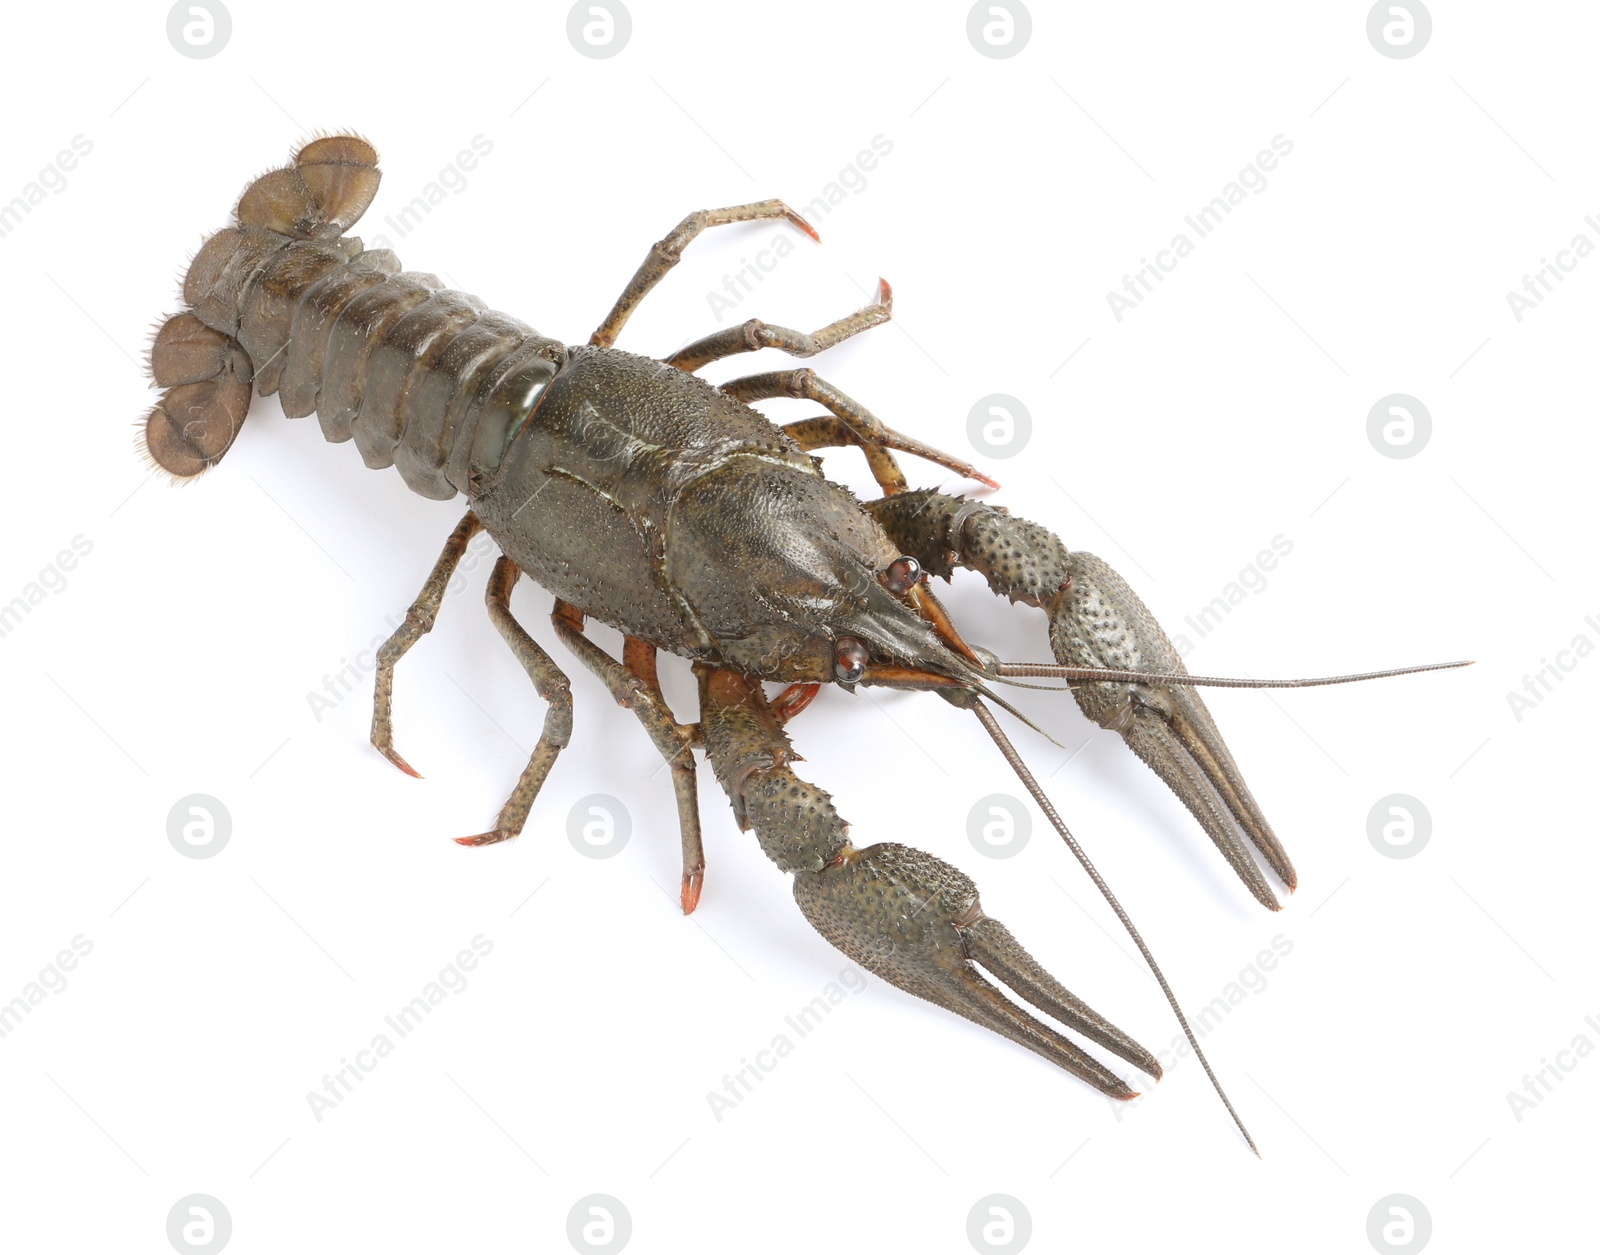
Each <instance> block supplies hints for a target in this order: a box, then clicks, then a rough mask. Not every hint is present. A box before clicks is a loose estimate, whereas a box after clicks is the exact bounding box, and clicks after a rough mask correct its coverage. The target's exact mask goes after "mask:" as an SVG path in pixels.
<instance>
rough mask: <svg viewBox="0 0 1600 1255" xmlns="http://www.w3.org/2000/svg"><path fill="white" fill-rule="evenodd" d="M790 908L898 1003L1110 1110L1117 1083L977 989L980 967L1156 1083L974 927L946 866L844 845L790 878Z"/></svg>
mask: <svg viewBox="0 0 1600 1255" xmlns="http://www.w3.org/2000/svg"><path fill="white" fill-rule="evenodd" d="M794 896H795V901H796V902H798V903H799V906H800V910H801V911H802V912H803V913H804V914H805V917H806V918H807V919H808V920H809V921H810V922H811V925H812V927H813V928H815V929H816V930H817V931H818V932H819V933H821V934H822V935H823V936H824V937H825V938H827V939H828V941H830V942H831V943H832V944H833V945H835V946H837V947H838V948H839V949H840V950H842V951H843V952H844V953H845V954H847V955H849V956H850V958H852V959H854V960H855V961H856V962H857V963H859V964H860V965H861V966H862V967H864V968H866V969H867V970H868V971H871V972H875V973H876V974H877V975H879V976H881V977H883V979H884V980H886V981H888V982H889V983H890V984H892V985H897V986H899V987H900V988H901V989H904V990H905V991H906V992H907V993H912V994H915V995H917V997H919V998H925V999H927V1000H928V1001H929V1002H932V1003H934V1004H936V1005H938V1006H941V1007H944V1008H945V1009H946V1010H948V1011H954V1012H955V1013H956V1014H957V1015H962V1016H965V1017H966V1018H967V1019H969V1020H972V1021H974V1022H975V1023H978V1024H981V1025H983V1026H984V1027H985V1028H989V1029H992V1030H994V1031H995V1032H997V1033H999V1034H1001V1035H1002V1036H1005V1037H1009V1038H1010V1039H1011V1040H1012V1041H1014V1042H1017V1043H1018V1044H1019V1045H1023V1046H1026V1047H1027V1048H1028V1049H1029V1050H1032V1051H1034V1052H1036V1053H1037V1054H1040V1055H1043V1056H1044V1057H1045V1058H1046V1059H1048V1060H1050V1062H1051V1063H1054V1064H1055V1065H1057V1066H1058V1067H1060V1068H1063V1069H1065V1070H1066V1071H1068V1072H1070V1073H1072V1074H1073V1075H1074V1076H1076V1077H1078V1078H1080V1079H1082V1080H1084V1081H1087V1082H1088V1083H1089V1084H1090V1085H1093V1086H1094V1087H1095V1088H1096V1089H1098V1090H1100V1091H1101V1092H1102V1093H1105V1094H1109V1095H1110V1096H1111V1097H1113V1098H1121V1099H1130V1098H1136V1097H1138V1094H1137V1093H1136V1091H1134V1090H1133V1089H1131V1088H1129V1086H1128V1085H1127V1083H1126V1082H1124V1081H1123V1079H1122V1078H1121V1077H1120V1076H1118V1075H1117V1074H1116V1073H1114V1072H1112V1071H1111V1070H1110V1069H1109V1068H1107V1067H1106V1066H1105V1065H1104V1064H1102V1063H1101V1062H1100V1061H1099V1060H1097V1059H1096V1058H1094V1057H1093V1056H1092V1055H1090V1054H1089V1053H1088V1052H1086V1051H1084V1050H1083V1049H1081V1048H1080V1047H1078V1046H1077V1045H1075V1044H1074V1043H1073V1042H1072V1041H1070V1040H1069V1039H1068V1038H1067V1037H1066V1036H1065V1035H1064V1034H1063V1033H1061V1032H1060V1031H1058V1030H1057V1029H1056V1028H1054V1027H1052V1026H1051V1025H1049V1024H1047V1023H1045V1022H1044V1021H1042V1020H1040V1019H1037V1018H1035V1017H1034V1016H1032V1015H1030V1014H1028V1012H1026V1011H1024V1010H1023V1009H1022V1008H1021V1007H1019V1006H1017V1004H1016V1003H1014V1002H1012V1001H1011V1000H1010V999H1008V998H1007V997H1006V996H1005V995H1004V994H1002V993H1001V992H1000V990H999V989H997V988H996V987H995V986H994V985H993V984H991V983H990V982H989V981H987V980H985V979H984V977H983V976H982V975H981V974H980V972H979V970H978V969H979V967H982V968H984V969H986V970H987V971H988V972H989V974H990V975H992V976H993V977H995V978H996V979H997V980H999V981H1000V982H1001V983H1002V984H1004V985H1005V986H1006V987H1007V988H1009V989H1010V990H1011V991H1012V992H1013V993H1015V994H1016V995H1017V996H1018V997H1020V998H1023V999H1025V1000H1026V1001H1028V1002H1030V1003H1032V1004H1033V1005H1034V1006H1035V1007H1037V1008H1038V1009H1039V1010H1040V1011H1042V1012H1044V1013H1045V1014H1046V1015H1049V1016H1050V1017H1052V1018H1053V1019H1055V1020H1057V1021H1059V1022H1060V1023H1062V1024H1064V1025H1066V1026H1067V1027H1068V1028H1071V1029H1073V1030H1074V1031H1076V1032H1078V1033H1081V1034H1082V1035H1083V1036H1085V1037H1087V1038H1088V1039H1089V1040H1090V1041H1093V1042H1096V1043H1097V1044H1099V1045H1101V1046H1104V1047H1105V1048H1106V1049H1107V1050H1109V1051H1111V1052H1112V1053H1113V1054H1115V1055H1117V1056H1118V1057H1119V1058H1121V1059H1124V1060H1126V1061H1127V1062H1129V1063H1131V1064H1133V1066H1134V1067H1136V1068H1138V1069H1139V1070H1140V1071H1142V1072H1145V1073H1147V1074H1149V1075H1150V1076H1153V1077H1155V1078H1157V1079H1160V1076H1161V1066H1160V1064H1158V1063H1157V1062H1156V1060H1155V1058H1154V1057H1153V1056H1152V1055H1151V1054H1150V1052H1149V1051H1147V1050H1145V1049H1144V1047H1142V1046H1140V1045H1139V1043H1138V1042H1136V1041H1134V1040H1133V1039H1132V1038H1131V1037H1129V1036H1128V1035H1127V1034H1126V1033H1124V1032H1123V1031H1122V1030H1121V1029H1119V1028H1117V1027H1116V1026H1115V1025H1114V1024H1112V1023H1110V1022H1109V1021H1108V1020H1105V1019H1103V1018H1102V1017H1101V1016H1099V1015H1097V1014H1096V1013H1095V1012H1094V1011H1093V1010H1091V1009H1090V1008H1089V1007H1088V1005H1086V1004H1085V1003H1084V1002H1083V1001H1082V1000H1081V999H1079V998H1077V997H1076V996H1074V995H1073V994H1072V993H1070V992H1068V991H1067V990H1066V989H1065V988H1064V987H1063V986H1062V985H1061V984H1060V983H1059V982H1058V981H1057V980H1056V979H1055V977H1053V976H1051V975H1050V973H1049V972H1047V971H1045V970H1044V968H1042V967H1041V966H1039V964H1038V962H1037V961H1036V960H1035V959H1034V958H1033V957H1032V956H1031V955H1030V954H1028V952H1027V951H1026V950H1024V949H1023V948H1022V947H1021V946H1020V945H1018V944H1017V941H1016V939H1015V938H1014V937H1013V936H1012V935H1011V933H1010V932H1009V931H1008V930H1007V929H1006V927H1005V925H1003V924H1002V923H1000V921H999V920H994V919H990V918H989V917H988V916H986V915H984V913H983V910H982V907H981V906H980V904H979V901H978V889H977V886H976V885H974V884H973V883H972V881H971V880H970V879H969V878H968V877H967V876H965V875H963V874H962V873H961V872H959V871H957V870H956V869H955V868H954V867H952V866H950V865H949V864H948V863H945V862H943V861H942V860H940V859H937V858H935V857H934V856H933V855H931V854H927V853H925V852H923V851H922V850H917V849H913V848H911V847H910V846H905V845H896V844H893V843H885V844H882V845H874V846H869V847H867V848H866V849H864V850H857V849H855V847H853V846H851V845H849V844H848V843H847V844H846V845H845V847H844V849H843V850H842V851H841V852H840V853H839V854H838V855H837V856H836V857H835V858H834V860H833V861H832V862H830V863H828V864H827V865H826V866H825V867H823V868H822V869H821V870H820V871H813V872H808V871H802V872H799V873H798V874H797V875H796V876H795V881H794Z"/></svg>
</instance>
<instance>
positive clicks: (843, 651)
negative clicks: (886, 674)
mask: <svg viewBox="0 0 1600 1255" xmlns="http://www.w3.org/2000/svg"><path fill="white" fill-rule="evenodd" d="M866 670H867V647H866V646H865V645H863V644H862V643H861V642H860V641H858V640H856V638H855V637H853V636H841V637H840V638H839V639H838V640H837V641H835V642H834V646H833V674H834V676H835V677H836V678H837V679H838V681H839V683H840V684H854V683H855V682H856V681H857V680H859V679H860V678H861V677H862V676H863V675H865V674H866Z"/></svg>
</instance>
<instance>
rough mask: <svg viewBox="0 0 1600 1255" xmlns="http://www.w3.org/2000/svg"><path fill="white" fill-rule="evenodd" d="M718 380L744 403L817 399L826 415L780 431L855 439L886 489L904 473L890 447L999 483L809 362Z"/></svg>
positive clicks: (818, 440) (804, 443)
mask: <svg viewBox="0 0 1600 1255" xmlns="http://www.w3.org/2000/svg"><path fill="white" fill-rule="evenodd" d="M720 386H721V389H722V391H723V392H725V393H727V394H728V395H729V396H730V397H732V398H733V399H734V400H735V401H739V402H741V403H743V404H745V405H748V404H750V403H751V402H754V401H764V400H766V399H767V398H769V397H795V398H797V399H800V400H805V401H816V402H818V403H819V404H821V405H822V406H823V407H824V408H826V409H827V410H828V411H829V415H827V416H822V415H819V416H818V417H816V418H803V419H801V420H800V421H799V422H794V423H789V424H786V425H785V426H784V431H786V432H787V433H788V434H789V435H790V436H792V437H793V438H794V440H795V441H796V442H797V443H798V444H799V445H800V447H801V448H802V449H805V450H807V451H809V450H812V449H828V448H839V447H842V446H845V445H855V446H856V447H857V448H859V449H860V450H861V451H862V453H864V454H865V455H866V458H867V465H868V466H869V467H871V468H872V477H873V478H874V479H875V480H877V481H878V485H879V487H881V488H882V489H883V491H884V492H886V493H891V494H892V493H897V492H904V491H905V490H906V477H905V475H904V474H903V473H902V472H901V470H900V465H899V463H897V462H896V461H895V460H894V456H893V455H892V454H891V453H890V452H889V450H890V449H898V450H900V452H902V453H911V454H915V455H916V456H917V457H919V458H924V459H926V460H927V461H929V462H933V463H935V464H936V465H938V466H942V467H944V468H945V469H946V470H951V471H954V472H955V473H956V474H957V475H961V476H964V477H965V478H967V479H975V480H977V481H978V482H979V483H983V484H988V485H989V486H990V487H991V488H998V487H999V485H998V484H996V483H995V482H994V480H992V479H990V478H989V477H988V476H987V475H985V474H983V473H982V472H980V471H979V470H978V469H977V467H975V466H972V465H971V464H970V463H967V462H963V461H961V459H959V458H954V457H951V456H950V455H949V454H948V453H941V452H939V450H937V449H935V448H934V447H933V446H932V445H929V444H924V443H923V442H922V441H920V440H916V439H914V438H912V437H911V436H903V435H901V434H900V433H899V432H897V431H894V430H893V429H891V428H889V427H885V426H884V425H883V424H882V423H881V422H879V421H878V419H877V418H876V417H874V416H873V414H872V412H871V411H870V410H868V409H867V407H866V406H864V405H862V404H861V403H860V402H859V401H856V400H854V399H853V398H851V397H848V396H846V395H845V394H844V393H842V392H840V391H839V389H837V388H835V387H834V386H833V385H832V384H831V383H829V382H828V381H827V380H825V379H821V378H819V377H818V376H817V373H816V371H814V370H812V369H810V368H809V367H801V368H800V369H799V370H775V371H770V372H768V373H767V374H764V375H745V376H743V377H742V378H739V379H730V380H729V381H728V382H727V383H725V384H722V385H720Z"/></svg>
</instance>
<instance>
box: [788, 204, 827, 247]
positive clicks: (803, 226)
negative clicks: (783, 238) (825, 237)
mask: <svg viewBox="0 0 1600 1255" xmlns="http://www.w3.org/2000/svg"><path fill="white" fill-rule="evenodd" d="M789 221H790V222H792V223H793V224H794V225H795V226H796V227H798V228H799V229H800V230H802V231H804V232H805V233H806V234H807V235H809V236H810V237H811V238H812V239H813V240H815V241H816V242H817V243H818V244H821V243H822V237H821V236H820V235H818V234H817V229H816V228H815V227H814V226H812V225H811V224H810V223H809V222H807V221H806V220H805V219H804V218H802V217H801V216H800V215H799V214H797V213H796V212H795V211H794V210H792V209H791V210H790V211H789Z"/></svg>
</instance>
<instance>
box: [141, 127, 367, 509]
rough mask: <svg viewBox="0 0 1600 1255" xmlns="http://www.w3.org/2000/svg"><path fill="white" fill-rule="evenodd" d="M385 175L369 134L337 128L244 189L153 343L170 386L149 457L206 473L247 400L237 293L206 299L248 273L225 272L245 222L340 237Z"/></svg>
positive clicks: (174, 469) (179, 474) (153, 428)
mask: <svg viewBox="0 0 1600 1255" xmlns="http://www.w3.org/2000/svg"><path fill="white" fill-rule="evenodd" d="M379 177H380V175H379V171H378V154H377V151H376V150H375V149H374V148H373V147H372V145H371V144H369V143H367V141H366V140H364V139H360V138H359V137H356V136H352V135H333V136H325V137H322V138H319V139H314V140H312V141H311V142H310V143H309V144H307V145H306V146H305V147H303V148H302V149H301V150H300V151H299V152H298V153H297V154H295V158H294V161H293V163H292V164H290V165H288V166H285V167H283V168H282V169H279V170H270V171H268V172H267V173H266V174H263V175H262V176H261V177H260V178H258V179H256V180H255V182H253V183H251V184H250V186H249V187H247V188H246V189H245V191H244V195H243V196H241V197H240V198H239V204H238V207H237V208H236V209H235V211H234V218H235V221H236V223H237V226H233V227H228V228H226V229H224V230H223V231H221V232H219V233H218V234H217V235H215V236H213V237H212V238H211V239H210V240H208V241H207V242H206V244H205V246H204V247H202V248H201V250H200V252H199V254H198V255H197V256H196V257H195V260H194V263H193V264H192V265H191V266H190V267H189V272H188V274H187V275H186V276H185V278H184V284H183V299H184V301H185V302H186V303H187V304H188V305H189V306H190V308H189V309H186V310H184V312H182V313H181V314H175V315H173V316H172V317H171V318H169V319H167V321H166V322H165V323H164V324H163V325H162V327H161V329H160V330H159V331H157V332H156V335H155V340H154V342H153V343H152V344H151V346H150V374H151V377H152V378H153V379H154V380H155V384H156V386H157V387H158V388H164V389H166V391H165V392H164V393H163V394H162V397H161V399H160V400H159V401H157V402H156V404H155V406H154V408H152V409H151V411H150V413H149V414H148V415H147V416H146V417H145V421H144V426H143V430H142V432H141V438H140V444H141V446H142V450H143V452H144V454H145V455H146V457H147V458H148V459H149V461H150V462H151V463H152V464H153V465H155V466H158V467H160V468H161V469H162V470H164V471H166V472H167V473H168V474H169V475H171V476H172V477H173V478H174V479H179V480H183V479H191V478H193V477H194V476H196V475H199V474H201V473H202V472H204V471H206V470H207V469H209V468H210V467H212V466H214V465H215V464H216V463H217V462H218V461H219V460H221V458H222V455H223V454H224V453H226V452H227V451H228V449H229V447H230V446H231V445H232V444H233V441H234V438H235V437H236V436H237V435H238V434H239V427H240V425H241V424H242V423H243V422H244V417H245V414H246V412H248V410H249V408H250V398H251V392H252V389H251V384H252V382H253V381H254V379H255V375H256V370H257V367H256V365H254V364H253V363H252V362H251V360H250V357H249V355H248V354H247V353H246V352H245V350H244V348H243V347H242V346H241V345H240V343H239V340H238V338H237V336H238V331H239V313H238V308H239V306H238V302H237V301H232V302H218V301H216V300H215V299H209V300H208V297H213V296H214V293H215V291H216V289H218V288H219V287H228V288H232V289H234V290H237V288H238V287H239V286H240V285H242V284H243V283H245V282H246V281H248V278H249V276H248V275H225V274H224V273H223V271H224V269H225V268H226V267H227V266H228V263H229V262H233V261H235V260H236V259H237V255H238V253H239V250H238V248H237V247H236V241H237V240H238V239H239V238H240V236H241V235H242V234H243V233H244V232H248V231H257V232H271V233H272V234H273V235H276V236H281V237H283V238H284V239H298V240H321V241H328V242H332V241H335V240H338V238H339V237H340V236H341V235H343V234H344V232H345V231H347V230H348V229H349V228H350V227H352V226H353V225H355V223H356V221H357V220H358V219H359V218H360V217H361V215H362V214H363V213H364V212H366V209H367V206H368V205H370V204H371V203H372V198H373V197H374V196H375V195H376V194H377V191H378V180H379ZM267 365H268V364H267V363H262V364H261V369H263V370H265V369H266V368H267ZM280 369H281V367H280ZM275 375H276V372H274V377H275Z"/></svg>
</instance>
